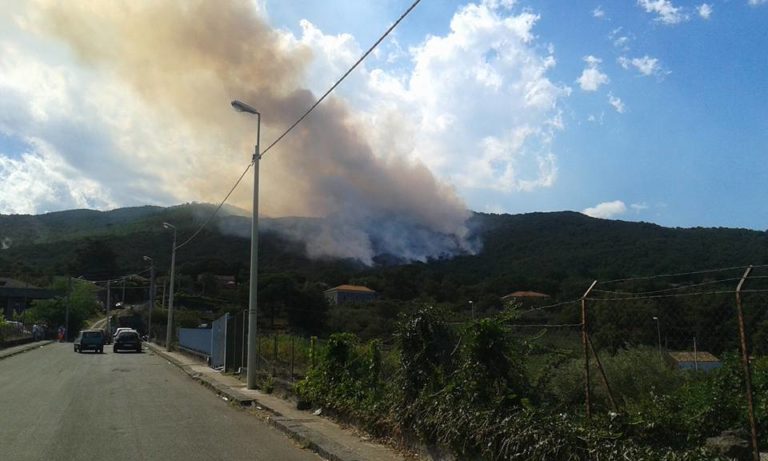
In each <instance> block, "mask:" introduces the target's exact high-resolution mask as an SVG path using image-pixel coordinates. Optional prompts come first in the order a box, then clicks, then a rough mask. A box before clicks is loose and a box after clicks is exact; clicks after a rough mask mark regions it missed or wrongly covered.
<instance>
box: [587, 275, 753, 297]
mask: <svg viewBox="0 0 768 461" xmlns="http://www.w3.org/2000/svg"><path fill="white" fill-rule="evenodd" d="M750 278H753V277H750ZM754 278H757V277H754ZM738 280H741V277H733V278H728V279H720V280H712V281H708V282H702V283H694V284H693V285H684V286H679V287H674V288H665V289H662V290H652V291H638V292H631V291H612V290H599V289H593V290H592V292H593V293H606V294H615V295H650V294H657V293H666V292H670V291H680V290H686V289H689V288H695V287H700V286H705V285H715V284H718V283H724V282H735V281H738Z"/></svg>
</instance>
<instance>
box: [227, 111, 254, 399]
mask: <svg viewBox="0 0 768 461" xmlns="http://www.w3.org/2000/svg"><path fill="white" fill-rule="evenodd" d="M231 104H232V107H233V108H234V109H235V110H236V111H238V112H245V113H248V114H253V115H255V116H256V147H255V149H254V152H253V216H252V218H251V276H250V290H249V294H248V362H247V377H248V389H256V367H257V366H258V357H257V355H256V351H257V347H256V341H257V340H258V337H257V335H256V329H257V320H258V310H257V304H256V293H257V287H256V284H257V280H258V265H259V160H261V154H260V152H259V139H260V138H261V114H260V113H259V111H257V110H256V109H254V108H253V107H251V106H249V105H248V104H245V103H244V102H240V101H237V100H235V101H232V103H231Z"/></svg>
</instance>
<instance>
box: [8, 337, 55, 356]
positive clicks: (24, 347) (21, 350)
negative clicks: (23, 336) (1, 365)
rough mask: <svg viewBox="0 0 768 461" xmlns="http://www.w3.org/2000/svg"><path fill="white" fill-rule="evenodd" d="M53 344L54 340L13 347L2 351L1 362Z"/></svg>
mask: <svg viewBox="0 0 768 461" xmlns="http://www.w3.org/2000/svg"><path fill="white" fill-rule="evenodd" d="M52 342H53V340H45V341H35V342H32V343H27V344H22V345H20V346H13V347H9V348H6V349H0V360H3V359H7V358H9V357H13V356H14V355H19V354H23V353H24V352H27V351H31V350H33V349H37V348H39V347H43V346H47V345H48V344H51V343H52Z"/></svg>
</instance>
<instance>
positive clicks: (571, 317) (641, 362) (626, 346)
mask: <svg viewBox="0 0 768 461" xmlns="http://www.w3.org/2000/svg"><path fill="white" fill-rule="evenodd" d="M513 328H514V329H515V330H520V331H521V332H525V333H521V335H522V334H524V335H526V337H527V338H531V339H532V340H533V341H534V342H535V344H536V346H535V347H534V348H532V352H531V354H530V356H529V359H530V360H529V367H530V368H531V376H532V378H534V379H535V378H537V377H538V376H542V375H544V374H547V376H548V378H547V379H548V380H549V382H548V383H546V386H547V389H548V390H549V393H550V395H554V396H557V401H558V404H559V405H561V406H562V407H563V408H578V407H581V408H583V412H584V414H585V415H586V416H587V417H590V416H591V415H592V414H593V413H595V412H617V413H631V412H633V411H636V410H638V408H639V407H640V406H643V405H644V406H646V407H649V406H650V407H654V408H655V409H656V410H657V411H660V410H658V409H659V408H666V409H675V410H673V411H679V412H684V411H687V409H686V406H688V407H697V408H698V410H697V411H698V413H696V414H695V417H696V418H698V419H699V421H697V424H700V425H701V427H702V428H704V429H702V432H704V431H706V430H710V431H716V429H717V428H719V427H720V426H721V425H723V424H725V423H722V420H725V419H728V418H729V417H730V418H731V424H733V422H734V421H735V422H736V425H737V426H738V428H740V429H742V430H744V432H745V433H747V434H749V435H750V436H751V437H747V438H751V439H752V446H753V450H754V452H757V447H758V445H759V444H760V439H761V435H763V436H764V435H765V430H763V432H760V430H759V428H758V421H759V420H761V419H763V418H764V416H761V415H760V413H759V412H764V409H765V407H766V404H767V403H768V402H766V396H765V395H764V394H765V393H764V392H761V390H764V383H762V381H761V380H762V376H763V374H764V370H762V368H761V374H760V376H761V378H760V380H759V381H760V382H758V384H757V385H758V391H756V390H755V389H754V386H753V384H752V380H753V376H752V375H753V369H754V367H755V365H756V364H758V363H764V362H761V359H762V357H763V356H764V355H765V354H766V352H768V270H766V268H765V267H764V266H761V267H756V268H743V267H742V268H728V269H723V270H718V271H701V272H700V273H688V274H671V275H661V276H652V277H643V278H633V279H624V280H614V281H608V282H596V283H593V284H592V286H591V287H589V290H587V292H586V293H585V295H584V298H583V299H581V300H578V301H573V302H568V303H562V304H559V305H550V306H542V307H541V308H536V307H534V308H531V309H528V310H523V311H522V312H521V313H520V315H519V316H518V317H517V318H516V319H514V321H513ZM531 331H533V334H532V333H531ZM724 367H725V368H726V371H722V372H720V374H719V375H717V376H718V378H717V379H716V380H713V379H711V378H710V379H708V378H707V376H708V374H710V373H713V370H716V369H720V368H724ZM553 369H554V370H556V371H555V372H554V373H552V370H553ZM709 376H711V375H709ZM760 386H762V387H760ZM675 400H678V401H677V402H675ZM659 402H667V403H663V404H662V403H659ZM669 402H672V403H669ZM713 408H714V409H716V410H712V409H713ZM756 409H757V411H758V414H757V415H756V414H755V412H756ZM644 410H645V411H646V412H647V410H648V408H644ZM728 413H729V414H728ZM707 428H708V429H707ZM711 435H717V434H716V433H713V434H711ZM763 438H764V437H763ZM762 442H763V444H764V443H765V440H763V441H762Z"/></svg>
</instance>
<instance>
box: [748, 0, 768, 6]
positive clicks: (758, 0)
mask: <svg viewBox="0 0 768 461" xmlns="http://www.w3.org/2000/svg"><path fill="white" fill-rule="evenodd" d="M766 3H768V0H749V4H750V5H751V6H757V5H764V4H766Z"/></svg>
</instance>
